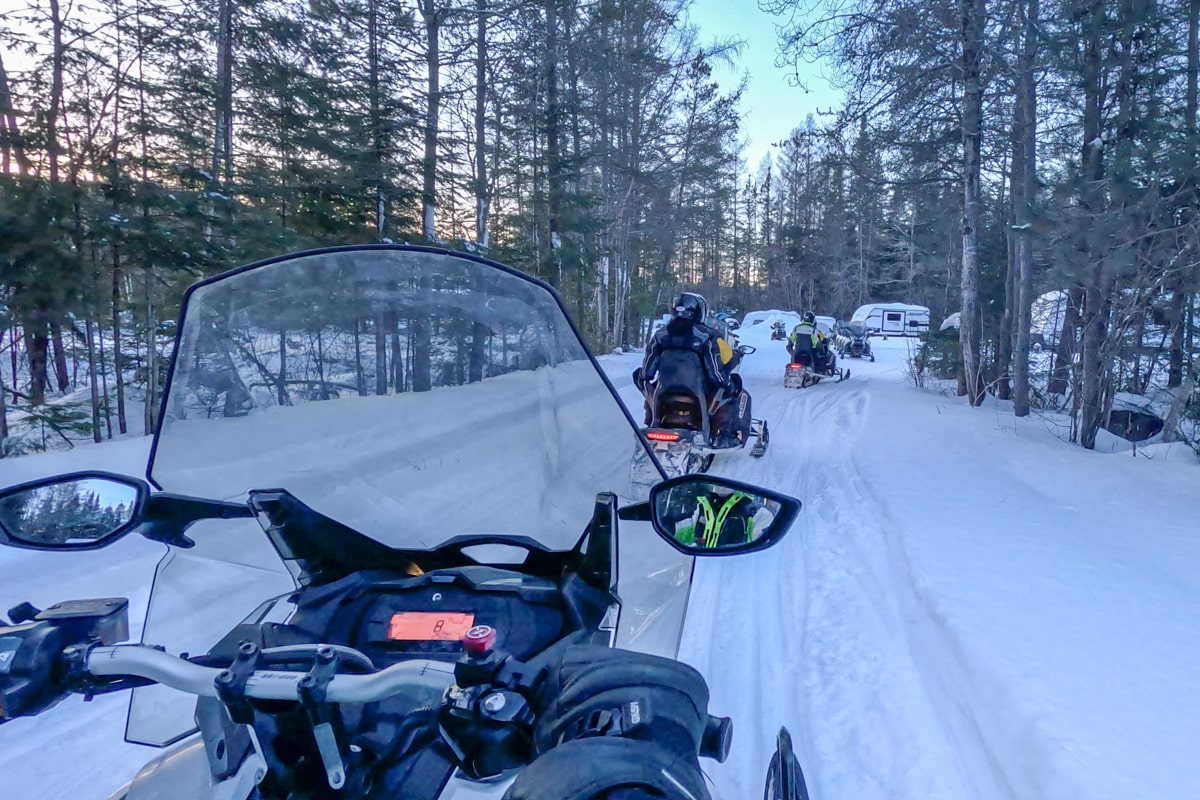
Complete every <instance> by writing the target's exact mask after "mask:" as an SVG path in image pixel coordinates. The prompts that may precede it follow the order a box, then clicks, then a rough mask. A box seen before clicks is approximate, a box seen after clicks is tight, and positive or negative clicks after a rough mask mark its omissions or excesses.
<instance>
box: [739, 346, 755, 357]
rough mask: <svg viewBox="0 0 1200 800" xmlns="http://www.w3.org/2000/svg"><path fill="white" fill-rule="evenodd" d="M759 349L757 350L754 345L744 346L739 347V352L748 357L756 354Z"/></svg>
mask: <svg viewBox="0 0 1200 800" xmlns="http://www.w3.org/2000/svg"><path fill="white" fill-rule="evenodd" d="M757 349H758V348H757V347H755V346H754V345H752V344H743V345H738V352H739V353H741V354H742V355H744V356H748V355H750V354H751V353H753V352H754V351H755V350H757Z"/></svg>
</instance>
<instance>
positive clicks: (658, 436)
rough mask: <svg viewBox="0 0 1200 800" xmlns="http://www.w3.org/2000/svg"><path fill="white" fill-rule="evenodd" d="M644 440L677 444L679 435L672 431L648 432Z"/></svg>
mask: <svg viewBox="0 0 1200 800" xmlns="http://www.w3.org/2000/svg"><path fill="white" fill-rule="evenodd" d="M646 438H647V439H649V440H650V441H652V442H678V441H679V434H678V433H675V432H673V431H648V432H647V433H646Z"/></svg>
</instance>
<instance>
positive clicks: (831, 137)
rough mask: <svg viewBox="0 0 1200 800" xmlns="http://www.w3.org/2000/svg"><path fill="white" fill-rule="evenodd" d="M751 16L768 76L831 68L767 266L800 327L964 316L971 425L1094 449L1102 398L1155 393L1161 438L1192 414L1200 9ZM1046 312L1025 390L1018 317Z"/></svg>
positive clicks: (789, 158)
mask: <svg viewBox="0 0 1200 800" xmlns="http://www.w3.org/2000/svg"><path fill="white" fill-rule="evenodd" d="M763 5H764V7H766V8H768V10H770V11H771V12H773V13H775V14H778V15H780V19H781V22H782V31H781V36H780V40H781V48H782V50H783V53H784V55H785V58H786V59H787V60H790V61H791V62H792V63H793V64H803V63H806V62H810V61H813V60H815V59H822V60H823V62H824V63H826V64H831V65H833V69H834V72H835V75H836V81H837V83H838V84H839V86H841V87H842V88H843V89H844V91H845V92H846V101H845V103H844V105H843V107H841V108H840V109H836V110H835V111H836V113H835V114H833V115H831V117H830V119H828V120H827V122H826V124H825V125H823V126H820V127H814V126H809V127H808V128H807V129H805V130H803V131H800V132H798V133H797V135H796V136H794V137H793V141H792V142H791V143H790V144H789V145H788V147H787V149H786V150H785V153H784V159H783V164H781V167H782V168H783V169H784V170H785V172H784V174H783V175H781V178H782V180H783V186H782V187H781V188H780V189H779V190H777V195H780V196H779V203H780V206H779V209H778V211H777V213H776V217H777V218H778V219H780V220H781V223H780V226H779V228H778V229H777V230H778V234H777V235H778V245H779V246H778V249H777V250H769V251H768V252H769V253H776V254H778V257H779V258H780V264H781V268H782V271H783V272H784V274H786V275H787V276H788V278H787V279H788V280H790V281H792V282H793V283H794V284H796V285H798V286H799V287H800V290H801V291H804V290H807V291H808V292H809V293H810V294H811V296H813V297H814V298H815V299H814V302H815V304H816V305H823V304H824V305H831V306H833V307H837V308H844V307H845V305H846V300H847V298H846V294H847V293H849V294H850V295H852V296H854V299H855V300H856V301H857V300H861V299H862V298H863V297H864V296H870V297H887V298H888V299H910V300H911V301H913V302H919V303H924V304H926V305H929V306H930V307H931V308H932V309H933V310H934V312H935V313H934V319H935V320H936V319H940V318H941V317H942V316H944V314H945V313H947V312H951V311H960V312H961V317H960V320H959V323H960V328H959V333H960V336H959V343H960V346H961V350H960V352H961V365H960V369H959V373H960V387H961V391H962V393H964V394H967V395H968V396H969V398H970V400H971V402H972V404H976V405H977V404H979V403H980V402H982V399H983V397H984V395H985V393H986V392H992V393H994V394H996V395H998V396H999V397H1001V398H1009V397H1011V399H1012V400H1013V402H1014V407H1015V411H1016V414H1017V415H1018V416H1023V415H1025V414H1028V413H1029V411H1030V408H1031V406H1034V407H1043V408H1046V407H1048V408H1053V409H1056V410H1067V411H1070V412H1071V414H1072V419H1073V424H1072V427H1071V433H1070V436H1071V438H1072V440H1077V441H1079V442H1080V443H1081V444H1082V445H1083V446H1085V447H1089V448H1091V447H1094V446H1095V441H1096V433H1097V431H1098V429H1099V428H1100V427H1102V426H1103V425H1104V423H1105V420H1106V419H1107V418H1108V415H1109V413H1110V411H1111V408H1112V403H1113V399H1114V397H1115V395H1116V394H1117V393H1119V392H1132V393H1135V394H1143V393H1149V392H1150V391H1151V390H1153V389H1156V388H1162V389H1166V390H1169V391H1170V395H1171V397H1172V398H1173V399H1172V401H1171V402H1170V412H1169V414H1168V419H1167V420H1166V422H1167V425H1166V432H1165V436H1166V437H1167V438H1168V439H1169V438H1170V437H1172V436H1173V435H1175V433H1176V428H1177V426H1176V424H1175V423H1176V422H1177V421H1178V419H1179V416H1180V414H1181V413H1182V412H1183V411H1184V410H1185V408H1187V406H1186V402H1187V400H1188V398H1189V397H1192V396H1193V395H1194V392H1195V372H1194V369H1195V364H1194V362H1193V353H1194V346H1193V342H1194V336H1195V333H1196V330H1197V328H1196V321H1195V319H1194V310H1195V305H1196V299H1197V291H1198V290H1200V269H1198V263H1200V261H1198V258H1197V254H1198V253H1200V238H1198V234H1200V227H1198V225H1197V223H1198V221H1200V194H1198V189H1200V180H1198V179H1200V134H1198V132H1197V116H1196V115H1197V75H1198V72H1200V48H1198V27H1200V2H1198V0H1110V1H1109V2H1104V0H1058V1H1057V2H1041V0H932V2H913V1H912V0H849V2H845V3H832V2H830V3H826V4H819V5H818V6H817V7H816V8H813V7H810V6H808V5H806V4H800V3H797V2H796V0H765V2H764V3H763ZM797 175H798V176H803V177H801V178H800V179H797V178H796V177H793V176H797ZM793 193H794V194H793ZM767 268H768V270H769V271H771V272H772V274H774V270H773V264H772V263H771V262H770V261H768V263H767ZM1050 291H1057V292H1062V293H1064V297H1065V302H1063V303H1062V306H1063V308H1062V317H1063V319H1062V321H1061V323H1060V326H1059V327H1060V328H1061V330H1062V335H1061V336H1056V337H1055V339H1056V340H1057V341H1049V342H1047V345H1048V346H1050V347H1053V348H1055V349H1056V352H1055V353H1054V361H1053V368H1052V373H1051V374H1049V375H1047V376H1045V377H1046V380H1045V381H1043V382H1040V383H1039V384H1038V385H1032V384H1031V380H1030V370H1029V364H1030V359H1029V352H1030V349H1031V338H1032V337H1031V319H1030V318H1031V308H1032V307H1033V305H1034V300H1035V298H1037V297H1039V296H1040V295H1042V294H1043V293H1046V292H1050ZM938 312H942V313H938ZM1194 405H1195V404H1194V402H1193V404H1192V409H1191V410H1192V413H1195V408H1194Z"/></svg>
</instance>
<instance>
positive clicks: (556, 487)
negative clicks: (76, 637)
mask: <svg viewBox="0 0 1200 800" xmlns="http://www.w3.org/2000/svg"><path fill="white" fill-rule="evenodd" d="M176 354H177V357H176V359H175V361H174V364H173V367H172V372H171V374H170V377H169V382H168V391H167V393H166V396H165V398H164V402H163V406H162V416H161V422H160V425H159V429H158V431H157V434H156V437H155V442H154V449H153V451H152V454H151V460H150V465H149V468H148V471H147V475H148V477H149V478H150V480H151V481H152V482H153V483H154V484H155V485H156V486H158V487H159V488H160V489H163V490H166V491H174V492H183V493H188V494H192V495H200V496H204V497H210V498H213V499H230V500H236V499H240V498H244V496H245V493H246V492H247V491H248V490H251V489H264V488H283V489H287V490H288V491H289V492H291V493H292V494H294V495H295V496H296V497H298V498H299V499H300V500H301V501H302V502H304V503H305V504H307V505H309V506H310V507H312V508H313V509H315V510H317V511H319V512H320V513H322V514H325V515H326V516H329V517H332V518H333V519H336V520H338V521H339V522H341V523H343V524H344V525H347V526H348V527H350V528H353V529H354V530H356V531H358V532H360V533H362V534H364V535H367V536H369V537H371V538H372V539H375V540H376V541H378V542H380V543H382V544H385V545H387V546H389V547H393V548H401V549H406V550H426V549H433V548H436V547H438V546H439V545H440V544H443V543H444V542H446V541H447V540H450V539H452V538H454V537H456V536H461V535H491V536H501V537H503V536H514V537H515V536H520V537H527V538H531V539H534V540H536V541H537V542H538V543H540V544H541V545H543V546H544V547H546V548H548V549H552V550H567V549H570V548H571V547H572V546H573V545H574V544H575V543H576V541H577V540H578V539H579V537H580V535H581V533H582V529H583V525H584V524H585V523H586V521H587V520H588V519H589V517H590V515H591V511H592V506H593V503H594V501H595V497H596V493H597V492H599V491H612V492H615V493H616V494H618V495H619V496H620V497H621V500H622V502H623V503H625V502H634V501H637V500H640V499H643V498H641V497H636V496H634V493H635V490H634V489H633V487H632V485H631V481H630V459H631V457H632V455H633V453H634V452H635V450H636V449H637V448H640V447H643V446H644V445H643V443H642V440H641V437H640V436H639V435H638V433H637V428H636V426H635V425H634V422H633V420H632V419H631V418H630V417H629V414H628V412H627V411H626V410H625V408H624V406H623V405H622V404H621V402H620V400H619V398H618V397H617V395H616V392H615V390H614V389H613V387H612V385H611V384H610V383H609V382H608V380H607V378H606V377H605V376H604V373H603V372H602V371H601V370H600V369H599V367H598V365H597V364H596V362H595V360H594V359H593V357H592V355H591V354H590V353H589V351H588V349H587V347H586V346H585V344H584V342H583V339H582V337H581V336H580V334H579V331H578V330H577V329H576V328H575V326H574V324H573V323H572V322H571V320H570V318H569V317H568V316H567V314H566V312H565V309H564V307H563V303H562V300H561V299H560V298H559V297H558V295H557V294H556V293H555V292H554V291H553V290H552V289H551V288H550V287H549V286H547V285H546V284H544V283H541V282H540V281H537V280H535V279H533V278H530V277H529V276H526V275H523V274H520V273H518V272H516V271H514V270H511V269H508V268H506V267H503V266H501V265H499V264H495V263H492V262H488V261H485V260H483V259H480V258H476V257H473V256H469V255H465V254H459V253H452V252H448V251H443V250H435V249H429V248H417V247H392V246H370V247H351V248H337V249H329V250H320V251H312V252H308V253H301V254H298V255H294V256H289V257H285V258H280V259H275V260H271V261H266V262H262V263H260V264H255V265H252V266H249V267H245V268H242V269H239V270H235V271H233V272H230V273H226V274H224V275H220V276H218V277H216V278H213V279H210V280H207V281H204V282H202V283H200V284H197V285H196V286H194V287H192V289H191V290H189V291H188V293H187V295H186V297H185V300H184V305H183V313H182V316H181V319H180V324H179V331H178V338H177V341H176ZM364 566H370V565H364Z"/></svg>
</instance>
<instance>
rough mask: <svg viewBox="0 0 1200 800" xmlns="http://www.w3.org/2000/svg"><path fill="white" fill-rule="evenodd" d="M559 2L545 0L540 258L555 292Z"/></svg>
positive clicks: (558, 264) (558, 275) (560, 186)
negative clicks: (544, 193)
mask: <svg viewBox="0 0 1200 800" xmlns="http://www.w3.org/2000/svg"><path fill="white" fill-rule="evenodd" d="M558 2H559V0H545V6H546V117H545V122H546V183H547V189H548V190H549V191H548V197H547V214H546V216H547V220H546V237H547V240H546V242H545V244H544V245H543V251H542V257H543V258H544V259H545V263H544V264H543V270H544V273H545V275H546V280H547V281H549V283H550V285H551V286H553V287H554V288H556V289H558V288H560V287H561V286H562V233H561V231H560V226H561V224H562V220H561V216H562V199H563V190H564V187H565V183H566V179H565V176H564V175H563V163H562V149H561V143H560V142H559V127H560V123H561V114H562V109H560V108H559V103H558Z"/></svg>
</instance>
